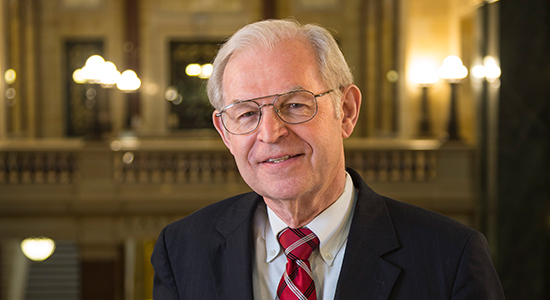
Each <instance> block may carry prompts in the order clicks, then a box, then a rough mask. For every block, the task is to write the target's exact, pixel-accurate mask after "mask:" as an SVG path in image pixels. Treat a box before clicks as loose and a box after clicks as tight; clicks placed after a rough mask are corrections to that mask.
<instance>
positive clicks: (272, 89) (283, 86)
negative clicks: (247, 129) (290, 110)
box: [213, 40, 345, 200]
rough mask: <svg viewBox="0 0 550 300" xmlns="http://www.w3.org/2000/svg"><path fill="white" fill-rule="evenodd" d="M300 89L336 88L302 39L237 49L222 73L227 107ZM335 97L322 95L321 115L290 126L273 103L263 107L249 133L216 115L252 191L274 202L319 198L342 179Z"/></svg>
mask: <svg viewBox="0 0 550 300" xmlns="http://www.w3.org/2000/svg"><path fill="white" fill-rule="evenodd" d="M297 88H301V89H305V90H308V91H311V92H313V93H314V94H319V93H323V92H326V91H327V90H329V89H332V88H334V87H327V86H325V85H324V83H323V81H322V79H321V74H320V73H319V70H318V67H317V62H316V60H315V56H314V53H313V49H311V46H309V44H306V43H304V42H302V41H301V40H289V41H286V42H283V43H281V44H279V45H278V47H277V48H276V49H274V50H271V51H264V50H262V49H258V48H249V49H247V50H244V51H240V52H237V53H235V54H234V55H233V56H232V58H231V59H230V61H229V63H228V65H227V67H226V70H225V73H224V76H223V90H224V96H225V104H224V105H228V104H230V103H231V102H234V101H236V100H247V99H252V98H257V97H262V96H267V95H273V94H278V93H283V92H287V91H290V90H295V89H297ZM331 96H332V95H331V94H328V95H325V96H323V97H319V98H318V99H317V102H318V106H319V108H318V112H317V115H316V116H315V117H314V118H313V119H312V120H310V121H309V122H306V123H303V124H295V125H290V124H286V123H284V122H283V121H282V120H281V119H279V118H278V117H277V115H276V113H275V111H274V110H273V107H272V106H266V107H263V108H262V118H261V123H260V125H259V127H258V128H257V129H256V130H255V131H254V132H252V133H249V134H246V135H233V134H231V133H229V132H227V131H225V129H224V128H223V125H222V124H221V120H220V118H218V117H214V118H213V119H214V125H215V127H216V129H217V130H218V131H219V133H220V135H221V136H222V138H223V140H224V142H225V144H226V145H227V147H228V148H229V150H230V151H231V153H232V154H233V156H234V157H235V160H236V163H237V166H238V168H239V171H240V173H241V175H242V177H243V179H244V180H245V181H246V183H247V184H248V185H249V186H250V187H251V188H252V189H253V190H254V191H256V192H257V193H258V194H260V195H262V196H264V197H266V198H268V199H272V200H292V199H300V198H301V197H317V196H318V195H323V194H324V193H326V192H327V190H329V188H330V185H331V183H332V182H334V180H335V179H336V178H338V176H340V177H341V178H344V177H343V174H344V173H345V168H344V157H343V155H344V153H343V146H342V139H343V133H342V120H341V119H337V118H336V114H335V111H334V106H333V104H332V98H331ZM272 101H273V97H269V98H266V99H261V100H257V102H258V103H259V104H260V105H261V104H266V103H271V102H272ZM270 159H271V161H270ZM273 160H276V162H275V161H273Z"/></svg>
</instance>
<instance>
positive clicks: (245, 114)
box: [237, 110, 258, 119]
mask: <svg viewBox="0 0 550 300" xmlns="http://www.w3.org/2000/svg"><path fill="white" fill-rule="evenodd" d="M257 114H258V111H257V110H256V111H254V110H250V111H245V112H241V113H240V114H239V115H238V116H237V119H243V118H250V117H254V116H255V115H257Z"/></svg>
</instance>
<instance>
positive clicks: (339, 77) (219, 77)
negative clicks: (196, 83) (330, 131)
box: [207, 20, 353, 117]
mask: <svg viewBox="0 0 550 300" xmlns="http://www.w3.org/2000/svg"><path fill="white" fill-rule="evenodd" d="M298 37H302V38H304V39H305V40H306V41H308V42H309V43H310V44H311V46H312V47H313V51H314V52H315V55H316V56H317V61H318V65H319V70H320V73H321V76H322V79H323V82H324V83H325V85H326V86H327V87H328V88H332V89H334V91H335V92H334V93H331V94H332V98H333V102H334V107H335V111H336V112H337V116H338V117H339V112H340V101H339V100H340V98H341V96H342V92H341V90H340V88H341V87H345V86H347V85H349V84H352V83H353V76H352V74H351V71H350V69H349V67H348V64H347V62H346V60H345V58H344V55H343V54H342V51H341V50H340V47H339V46H338V44H337V43H336V41H335V40H334V37H333V36H332V35H331V34H330V32H329V31H328V30H326V29H325V28H323V27H321V26H318V25H312V24H307V25H301V24H300V23H298V21H295V20H266V21H260V22H256V23H252V24H249V25H246V26H245V27H243V28H241V29H240V30H239V31H237V32H236V33H235V34H234V35H233V36H232V37H231V38H229V40H227V42H226V43H225V44H224V45H223V46H222V47H221V48H220V50H219V51H218V54H217V55H216V58H215V59H214V63H213V65H214V70H213V72H212V75H211V76H210V79H209V80H208V87H207V89H208V97H209V99H210V103H211V104H212V106H214V108H216V109H217V110H218V111H220V110H222V109H223V107H224V98H223V97H224V95H223V74H224V72H225V67H226V66H227V63H228V62H229V59H230V58H231V56H232V55H233V54H234V53H235V52H236V51H239V50H243V49H247V48H252V47H255V46H260V47H263V48H266V49H274V48H275V47H276V46H277V44H278V43H280V42H281V41H283V40H287V39H294V38H298Z"/></svg>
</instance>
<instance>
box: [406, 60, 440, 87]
mask: <svg viewBox="0 0 550 300" xmlns="http://www.w3.org/2000/svg"><path fill="white" fill-rule="evenodd" d="M411 80H412V81H413V82H414V83H416V84H419V85H421V86H430V85H432V84H434V83H436V82H437V81H438V80H439V76H438V75H437V71H436V70H435V66H434V65H433V64H431V63H429V62H421V63H418V64H417V65H415V66H414V67H413V69H412V71H411Z"/></svg>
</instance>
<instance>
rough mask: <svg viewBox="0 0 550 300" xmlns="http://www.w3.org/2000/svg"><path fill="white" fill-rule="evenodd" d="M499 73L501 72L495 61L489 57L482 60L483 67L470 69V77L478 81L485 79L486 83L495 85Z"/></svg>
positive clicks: (478, 66)
mask: <svg viewBox="0 0 550 300" xmlns="http://www.w3.org/2000/svg"><path fill="white" fill-rule="evenodd" d="M500 73H501V70H500V67H499V66H498V63H497V61H496V59H495V58H494V57H492V56H490V55H487V56H485V57H484V58H483V65H477V66H474V67H473V68H472V76H474V77H475V78H478V79H483V78H485V79H486V80H487V81H488V82H490V83H492V84H497V85H498V79H499V78H500Z"/></svg>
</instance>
